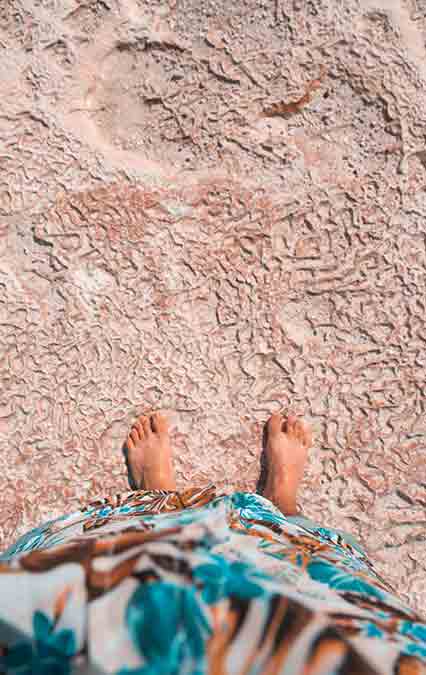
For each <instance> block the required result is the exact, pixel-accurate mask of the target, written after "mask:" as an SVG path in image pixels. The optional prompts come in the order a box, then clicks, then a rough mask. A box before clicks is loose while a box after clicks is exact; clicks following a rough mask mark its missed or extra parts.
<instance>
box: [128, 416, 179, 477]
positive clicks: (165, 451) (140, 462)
mask: <svg viewBox="0 0 426 675" xmlns="http://www.w3.org/2000/svg"><path fill="white" fill-rule="evenodd" d="M127 447H128V450H129V451H128V463H129V467H130V470H131V472H132V474H133V477H134V479H135V482H136V483H137V485H138V487H139V489H141V490H176V480H175V472H174V468H173V459H172V449H171V447H170V437H169V425H168V422H167V420H166V418H165V417H164V416H163V415H161V414H160V413H153V414H152V415H142V416H141V417H139V419H138V420H137V421H136V422H135V423H134V424H133V426H132V430H131V432H130V434H129V436H128V437H127Z"/></svg>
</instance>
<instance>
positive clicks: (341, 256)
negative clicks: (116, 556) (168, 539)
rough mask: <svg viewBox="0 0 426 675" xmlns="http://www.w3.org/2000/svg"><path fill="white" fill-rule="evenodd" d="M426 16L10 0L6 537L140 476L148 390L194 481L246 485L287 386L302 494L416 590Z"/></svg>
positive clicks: (5, 160)
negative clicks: (304, 443)
mask: <svg viewBox="0 0 426 675" xmlns="http://www.w3.org/2000/svg"><path fill="white" fill-rule="evenodd" d="M425 39H426V4H425V2H424V0H417V2H414V0H413V2H412V3H411V4H410V3H408V2H407V3H402V0H401V3H400V2H399V1H398V0H392V2H385V0H380V1H378V2H373V0H368V2H363V3H361V4H359V3H357V2H355V1H354V0H344V2H343V3H340V2H339V3H336V2H333V1H332V0H322V1H319V0H304V1H303V2H302V1H300V0H291V1H290V2H283V0H267V1H263V2H262V1H261V0H248V1H247V2H242V0H234V2H232V3H230V2H225V0H221V1H219V0H205V2H203V3H200V2H199V0H170V1H169V3H166V2H148V0H86V1H85V2H77V0H4V2H3V3H2V5H1V8H0V53H1V59H0V85H1V89H0V92H1V104H0V158H1V161H0V336H1V337H0V349H1V362H0V363H1V370H0V377H1V384H2V388H1V391H2V398H1V409H0V473H1V477H0V512H1V514H2V518H1V526H0V535H1V542H2V546H3V547H5V546H7V545H8V544H9V543H11V541H12V540H13V539H14V538H15V537H17V536H18V535H20V534H22V533H23V532H25V531H26V530H27V529H28V528H30V527H31V526H33V525H36V524H38V523H39V522H40V521H43V520H45V519H47V518H50V517H55V516H58V515H60V514H62V513H63V512H65V511H70V510H72V509H75V508H77V507H78V506H79V504H80V503H81V502H84V501H86V500H87V499H88V498H89V497H90V498H92V497H95V496H97V495H99V494H110V493H114V492H119V491H122V490H125V489H126V487H127V486H126V477H125V470H124V463H123V459H122V455H121V452H120V448H121V445H122V443H123V441H124V438H125V436H126V432H127V430H128V427H129V424H131V422H132V421H133V420H134V418H135V416H136V415H138V414H140V413H141V412H142V411H146V410H150V409H153V408H161V409H162V410H165V411H166V412H167V413H168V414H169V415H170V418H171V421H172V434H173V438H174V444H175V450H176V462H177V475H178V481H179V484H180V485H182V484H183V483H184V482H190V483H193V484H201V483H203V482H205V481H208V480H213V481H215V482H216V483H217V485H218V486H219V488H222V489H226V490H230V489H231V488H232V487H236V488H241V489H250V490H251V489H254V488H255V485H256V480H257V477H258V474H259V457H260V452H261V431H262V425H263V423H264V422H265V420H266V419H267V417H268V416H269V414H270V413H271V412H273V411H275V410H277V409H279V408H281V407H282V406H284V407H285V408H287V407H289V408H290V409H291V410H292V411H293V412H295V413H297V414H304V415H305V416H306V418H307V420H308V421H309V422H311V424H312V425H313V427H314V432H315V446H314V449H313V450H312V451H311V462H310V465H309V468H308V471H307V474H306V478H305V480H304V484H303V490H302V492H301V494H300V504H301V505H302V506H303V509H304V511H305V513H306V514H307V515H308V516H310V517H312V518H314V519H317V520H319V521H320V522H323V523H324V524H327V525H330V526H335V527H340V528H343V529H347V530H349V531H351V532H352V533H353V534H354V535H355V536H357V537H358V538H359V539H360V540H361V542H362V543H363V544H364V545H365V546H366V547H367V548H368V550H369V551H370V553H371V554H372V556H373V557H374V559H375V560H376V561H377V564H378V566H379V568H380V569H381V571H382V573H383V574H384V575H386V577H387V578H388V580H389V581H390V582H391V583H393V584H394V585H395V586H396V587H397V588H398V589H399V592H400V595H401V596H402V597H404V598H405V599H407V600H408V601H409V602H410V603H411V605H412V606H413V607H415V608H417V609H418V610H422V609H423V610H424V609H425V608H426V563H425V560H424V546H425V540H426V513H425V507H426V443H425V439H426V417H425V382H426V376H425V365H426V352H425V347H426V330H425V304H426V294H425V286H426V283H425V281H426V225H425V222H426V220H425V218H426V196H425V194H426V193H425V188H426V143H425V133H426V132H425V130H426V93H425V84H426V82H425V78H426V67H425V65H424V64H425V48H424V43H425ZM313 80H317V87H316V89H315V91H312V94H311V100H310V101H308V102H307V103H306V105H304V106H303V107H302V105H300V108H297V106H296V109H295V110H293V112H291V111H290V112H289V113H288V114H286V115H283V116H273V117H268V116H266V115H265V111H267V110H268V108H269V107H270V106H271V105H273V104H275V103H279V102H283V103H284V104H288V103H291V102H295V101H300V99H301V98H302V97H303V96H304V94H305V93H306V91H307V88H308V87H309V83H310V82H312V81H313ZM294 107H295V106H294V105H293V108H294ZM290 108H291V106H290Z"/></svg>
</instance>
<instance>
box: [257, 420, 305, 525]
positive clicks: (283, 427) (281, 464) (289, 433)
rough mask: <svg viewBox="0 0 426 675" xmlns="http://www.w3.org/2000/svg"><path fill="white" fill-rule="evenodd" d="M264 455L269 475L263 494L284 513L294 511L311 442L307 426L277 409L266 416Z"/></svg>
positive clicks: (292, 514) (293, 513)
mask: <svg viewBox="0 0 426 675" xmlns="http://www.w3.org/2000/svg"><path fill="white" fill-rule="evenodd" d="M267 432H268V434H267V443H266V456H267V461H268V476H267V480H266V487H265V490H264V493H263V494H264V496H265V497H266V498H267V499H269V500H270V501H271V502H272V503H273V504H275V506H277V507H278V508H279V509H280V511H282V513H284V515H287V516H295V515H297V513H298V511H297V504H296V497H297V490H298V488H299V484H300V482H301V480H302V477H303V471H304V468H305V464H306V460H307V458H308V450H309V448H310V446H311V444H312V432H311V429H310V427H308V426H307V425H305V424H304V423H303V422H302V420H298V419H297V418H296V417H294V416H292V415H289V416H288V417H287V418H286V417H284V416H283V415H281V414H280V413H276V414H274V415H272V416H271V417H270V418H269V420H268V427H267Z"/></svg>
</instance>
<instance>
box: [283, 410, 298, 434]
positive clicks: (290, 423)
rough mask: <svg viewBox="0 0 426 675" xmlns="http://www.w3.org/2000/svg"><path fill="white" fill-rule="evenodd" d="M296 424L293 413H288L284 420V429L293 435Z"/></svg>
mask: <svg viewBox="0 0 426 675" xmlns="http://www.w3.org/2000/svg"><path fill="white" fill-rule="evenodd" d="M296 425H297V417H295V416H294V415H289V416H288V417H287V421H286V431H287V433H288V434H290V435H292V436H295V435H296Z"/></svg>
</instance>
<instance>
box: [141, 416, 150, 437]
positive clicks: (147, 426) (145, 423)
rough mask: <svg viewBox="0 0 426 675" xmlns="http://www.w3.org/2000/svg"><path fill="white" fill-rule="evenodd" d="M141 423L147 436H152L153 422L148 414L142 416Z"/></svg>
mask: <svg viewBox="0 0 426 675" xmlns="http://www.w3.org/2000/svg"><path fill="white" fill-rule="evenodd" d="M141 423H142V427H143V430H144V434H145V435H146V436H150V435H151V434H152V429H151V422H150V419H149V417H147V416H146V415H144V416H143V417H141Z"/></svg>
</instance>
